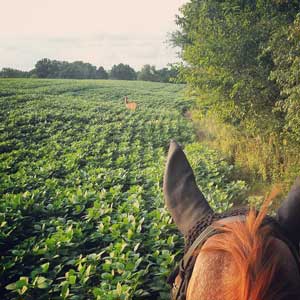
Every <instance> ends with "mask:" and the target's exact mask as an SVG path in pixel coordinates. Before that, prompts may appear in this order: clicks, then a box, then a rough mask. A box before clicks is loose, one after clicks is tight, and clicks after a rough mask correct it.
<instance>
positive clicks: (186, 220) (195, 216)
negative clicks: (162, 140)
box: [163, 141, 213, 235]
mask: <svg viewBox="0 0 300 300" xmlns="http://www.w3.org/2000/svg"><path fill="white" fill-rule="evenodd" d="M163 189H164V197H165V201H166V205H167V207H168V210H169V212H170V213H171V216H172V218H173V219H174V221H175V223H176V225H177V227H178V229H179V230H180V231H181V232H182V233H183V235H186V234H187V233H188V231H189V229H191V228H192V227H193V226H194V225H195V224H196V223H197V221H199V220H200V219H201V218H203V217H205V216H207V214H211V213H213V211H212V209H211V208H210V206H209V204H208V203H207V201H206V199H205V198H204V196H203V194H202V193H201V192H200V190H199V189H198V187H197V184H196V181H195V176H194V173H193V170H192V168H191V166H190V164H189V162H188V160H187V158H186V156H185V154H184V152H183V151H182V149H181V147H180V146H179V145H178V144H177V143H176V142H175V141H171V143H170V148H169V154H168V158H167V164H166V169H165V175H164V186H163Z"/></svg>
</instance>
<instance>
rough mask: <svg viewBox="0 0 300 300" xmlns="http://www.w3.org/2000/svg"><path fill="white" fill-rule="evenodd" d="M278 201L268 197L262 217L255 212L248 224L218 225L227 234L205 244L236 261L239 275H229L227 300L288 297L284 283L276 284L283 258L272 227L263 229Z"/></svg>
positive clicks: (235, 273) (236, 271)
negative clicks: (270, 206)
mask: <svg viewBox="0 0 300 300" xmlns="http://www.w3.org/2000/svg"><path fill="white" fill-rule="evenodd" d="M276 193H277V192H276ZM274 197H275V195H271V196H270V197H268V199H267V200H266V201H265V203H264V204H263V207H262V209H261V210H260V212H259V213H258V214H257V213H256V211H255V210H254V209H251V210H250V212H249V214H248V216H247V218H246V221H245V222H241V221H238V222H231V223H227V224H224V226H218V225H216V227H217V228H218V229H220V230H221V231H223V232H224V233H221V234H218V235H216V236H215V241H214V243H212V244H210V245H209V246H206V244H205V245H204V246H203V248H202V249H201V251H205V252H211V251H221V252H223V251H224V252H226V253H228V254H229V255H230V256H231V257H232V260H233V263H234V268H235V272H232V273H231V272H230V273H231V274H227V275H228V276H227V275H226V282H225V289H224V290H226V291H227V292H226V295H224V300H262V299H263V300H265V299H268V300H271V299H276V300H279V299H282V297H285V296H286V295H285V294H283V293H282V290H283V286H282V283H281V282H282V281H281V280H279V281H280V282H279V284H278V282H276V281H278V278H277V276H278V274H279V273H280V270H281V266H280V263H279V262H280V260H281V259H282V257H281V256H280V252H279V253H278V252H276V247H275V248H274V238H273V236H272V235H271V234H270V233H271V227H270V226H268V225H265V226H261V224H262V222H263V220H264V217H265V216H266V214H267V208H268V205H269V203H270V201H271V200H272V199H273V198H274ZM276 279H277V280H276ZM283 281H284V280H283ZM275 286H276V288H275Z"/></svg>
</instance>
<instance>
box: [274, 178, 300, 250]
mask: <svg viewBox="0 0 300 300" xmlns="http://www.w3.org/2000/svg"><path fill="white" fill-rule="evenodd" d="M277 219H278V222H279V223H280V225H281V226H282V227H283V228H284V230H285V231H286V233H287V235H288V237H289V238H290V240H292V241H293V242H294V243H295V244H296V245H297V246H298V244H299V241H300V178H299V177H298V178H297V179H296V181H295V183H294V185H293V186H292V188H291V190H290V192H289V194H288V196H287V198H286V200H285V201H284V202H283V203H282V205H281V207H280V208H279V209H278V211H277Z"/></svg>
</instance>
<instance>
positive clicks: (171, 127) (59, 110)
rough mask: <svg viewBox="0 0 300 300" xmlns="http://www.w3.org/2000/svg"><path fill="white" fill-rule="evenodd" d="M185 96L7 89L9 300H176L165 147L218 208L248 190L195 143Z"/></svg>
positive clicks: (1, 114) (176, 248)
mask: <svg viewBox="0 0 300 300" xmlns="http://www.w3.org/2000/svg"><path fill="white" fill-rule="evenodd" d="M183 88H184V86H182V85H171V84H160V83H149V82H126V81H122V82H120V81H76V80H36V79H32V80H29V79H26V80H22V79H19V80H12V79H10V80H1V81H0V106H1V110H0V120H1V123H0V174H1V179H0V195H1V202H0V253H1V254H0V277H1V282H0V295H1V299H4V300H5V299H27V300H30V299H41V300H42V299H73V300H75V299H107V300H109V299H168V298H169V287H168V286H167V284H166V278H167V276H168V274H169V272H170V270H171V269H172V267H173V266H174V264H175V260H177V258H178V257H179V255H181V254H182V250H183V240H182V238H181V236H180V235H179V233H178V231H177V230H176V228H175V226H174V224H173V223H172V221H171V217H170V215H169V214H168V212H167V211H166V209H165V208H164V201H163V195H162V188H161V187H162V175H163V169H164V164H165V159H166V153H167V149H168V144H169V140H170V139H176V140H178V142H180V143H182V144H184V145H188V144H189V145H188V146H187V147H186V151H187V154H188V156H189V158H190V160H191V163H192V165H193V167H194V168H195V173H196V177H197V180H198V182H199V184H200V186H201V188H202V189H203V191H204V193H205V195H206V196H207V198H208V199H209V200H210V203H211V205H212V206H213V207H214V208H215V209H217V210H218V211H222V210H224V209H227V208H228V207H230V206H231V205H232V203H233V202H234V200H235V198H238V197H241V193H242V192H243V191H244V190H245V185H244V183H243V182H239V181H238V182H236V181H232V179H231V168H232V167H231V166H229V165H228V164H227V163H226V162H225V161H224V160H222V159H221V158H219V157H218V155H217V154H216V153H215V152H214V151H211V150H209V149H207V148H205V147H203V146H201V145H199V144H197V143H195V141H196V135H195V132H194V129H193V126H192V124H191V123H190V121H189V120H188V119H187V118H185V117H184V112H185V111H186V110H187V109H188V108H189V107H190V105H191V104H192V103H191V102H190V101H186V100H184V95H183ZM125 95H128V96H129V100H134V101H136V102H137V104H138V109H137V110H136V111H135V112H131V111H128V110H126V108H125V106H124V103H123V98H122V97H123V96H125Z"/></svg>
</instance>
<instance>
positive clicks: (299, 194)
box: [163, 141, 300, 300]
mask: <svg viewBox="0 0 300 300" xmlns="http://www.w3.org/2000/svg"><path fill="white" fill-rule="evenodd" d="M163 190H164V197H165V203H166V206H167V208H168V210H169V212H170V214H171V216H172V218H173V220H174V222H175V224H176V226H177V228H178V229H179V231H180V232H181V233H182V234H183V235H184V237H185V241H186V243H187V245H189V247H188V248H187V249H186V252H185V255H184V257H183V259H182V260H181V262H180V264H179V266H178V267H177V268H176V269H175V271H174V272H173V274H172V276H171V277H170V282H171V284H172V285H173V288H172V299H174V300H175V299H178V300H179V299H180V300H184V299H186V300H197V299H201V300H212V299H214V300H218V299H224V300H227V299H228V300H229V299H230V300H249V299H252V300H266V299H276V300H277V299H300V272H299V270H300V264H299V241H300V182H299V181H296V183H295V184H294V186H293V187H292V189H291V191H290V193H289V194H288V196H287V198H286V200H285V201H284V202H283V203H282V205H281V207H280V208H279V209H278V211H277V214H276V216H275V217H270V216H267V215H266V211H267V206H265V208H262V209H261V210H260V212H257V211H255V210H253V209H249V210H247V213H245V212H244V213H242V212H240V213H236V214H234V215H230V213H228V214H227V216H226V214H223V216H222V215H218V214H215V213H214V211H213V210H212V208H211V207H210V205H209V203H208V202H207V200H206V199H205V197H204V195H203V194H202V192H201V191H200V189H199V188H198V186H197V184H196V181H195V176H194V173H193V170H192V168H191V166H190V164H189V162H188V160H187V158H186V156H185V154H184V152H183V150H182V149H181V147H180V146H179V145H178V144H177V143H176V142H175V141H171V144H170V148H169V153H168V158H167V163H166V168H165V174H164V184H163ZM203 224H204V225H203ZM199 228H200V229H201V230H199ZM195 232H196V233H197V235H196V236H195V234H193V233H195ZM191 236H193V240H192V242H191V243H190V244H188V242H189V239H190V238H191Z"/></svg>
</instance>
